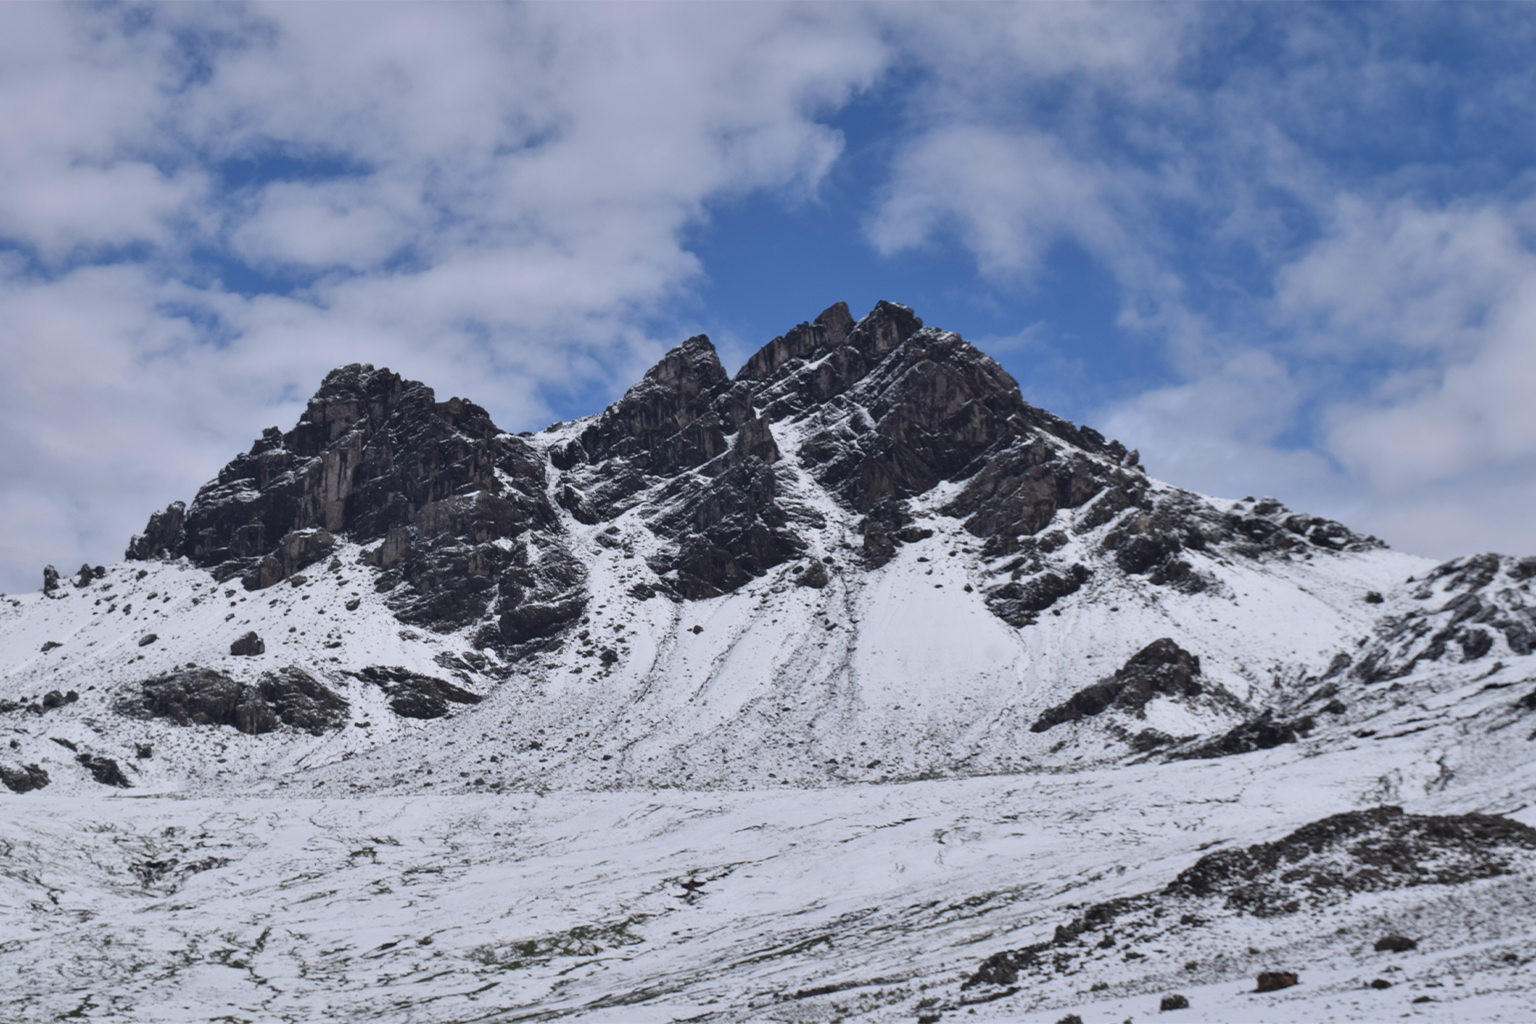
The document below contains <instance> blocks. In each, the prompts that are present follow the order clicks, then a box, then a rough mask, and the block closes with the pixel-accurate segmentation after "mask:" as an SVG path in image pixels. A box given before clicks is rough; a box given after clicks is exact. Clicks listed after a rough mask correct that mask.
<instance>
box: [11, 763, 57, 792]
mask: <svg viewBox="0 0 1536 1024" xmlns="http://www.w3.org/2000/svg"><path fill="white" fill-rule="evenodd" d="M48 781H49V779H48V773H47V772H46V771H44V770H43V769H41V768H39V767H38V766H37V765H35V764H27V765H10V764H0V782H3V783H5V788H6V789H9V790H10V791H11V792H12V793H30V792H32V791H33V790H34V789H42V788H43V787H44V786H46V785H48Z"/></svg>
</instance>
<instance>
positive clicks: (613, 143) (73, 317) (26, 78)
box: [0, 4, 888, 588]
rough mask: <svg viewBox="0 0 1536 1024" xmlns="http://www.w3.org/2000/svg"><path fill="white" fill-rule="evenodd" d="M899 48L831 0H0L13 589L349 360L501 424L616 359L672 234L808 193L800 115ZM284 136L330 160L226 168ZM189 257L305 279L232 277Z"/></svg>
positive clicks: (237, 441)
mask: <svg viewBox="0 0 1536 1024" xmlns="http://www.w3.org/2000/svg"><path fill="white" fill-rule="evenodd" d="M887 59H888V50H887V47H886V44H885V43H884V42H882V40H881V39H880V36H879V32H878V31H877V28H876V27H875V26H874V25H872V24H871V23H870V22H869V20H868V18H867V17H866V15H865V14H864V13H863V12H861V11H858V10H855V9H851V8H848V9H845V8H825V9H821V8H781V7H749V6H748V7H735V6H732V7H724V6H714V7H710V6H705V7H695V6H680V7H639V6H631V5H616V6H598V5H563V6H554V5H548V6H543V5H532V6H526V7H507V6H501V5H481V4H465V5H391V6H387V7H379V8H364V7H354V6H346V5H286V4H284V5H272V6H266V7H235V6H216V7H215V6H189V7H161V6H150V7H146V8H126V9H125V8H96V7H85V6H59V7H50V8H44V7H41V6H37V7H33V6H24V5H14V6H11V7H8V8H4V9H0V125H3V126H4V128H5V131H6V146H5V147H4V148H3V149H0V186H3V187H0V238H3V239H8V240H9V241H10V242H11V243H12V244H13V245H19V246H20V247H21V252H22V253H24V254H25V255H26V256H27V257H30V258H31V259H33V260H39V261H41V262H40V263H31V264H29V263H28V261H27V258H23V259H21V260H19V261H18V260H17V259H16V258H14V257H12V258H8V259H7V261H6V264H5V268H4V269H5V270H6V271H7V272H6V275H5V278H4V281H3V291H0V322H4V323H5V325H6V327H5V331H4V334H3V335H0V345H3V347H4V352H5V359H6V365H7V370H8V373H7V374H6V375H5V377H4V378H0V408H3V412H0V431H3V437H4V440H5V442H6V443H5V444H4V447H3V450H0V509H3V511H0V534H3V535H4V536H6V537H8V538H11V540H10V541H9V542H8V543H9V545H10V546H9V547H8V548H7V550H6V551H5V552H4V566H3V568H0V587H9V588H18V587H23V586H26V587H31V586H35V585H36V578H35V577H36V574H37V568H38V566H40V565H41V564H42V563H43V562H45V561H55V562H58V563H60V564H63V563H65V562H71V561H74V560H76V559H89V560H91V561H93V562H97V561H104V560H106V559H109V558H113V557H116V555H117V553H118V552H119V551H120V550H121V548H122V545H123V544H124V543H125V541H126V539H127V535H128V533H129V532H131V530H132V529H135V528H138V527H140V526H141V525H142V522H143V520H144V519H145V518H146V517H147V515H148V513H149V511H150V510H151V509H153V508H155V507H158V506H159V505H162V504H164V503H165V502H166V501H168V500H170V499H171V498H174V497H178V496H180V497H189V496H190V493H191V491H192V490H193V489H194V488H195V487H196V485H197V484H199V483H201V482H202V481H203V480H204V479H206V478H207V477H208V476H209V475H211V473H212V472H213V471H214V470H215V469H216V468H217V467H218V466H219V465H220V464H222V463H223V462H224V461H225V460H226V459H227V458H229V457H230V456H231V455H232V454H233V453H234V452H235V451H237V450H239V449H240V448H242V447H244V446H245V445H246V444H248V443H249V439H250V437H251V436H252V434H253V433H254V432H255V431H256V430H257V429H259V427H261V426H265V425H267V424H269V423H274V422H276V423H280V424H282V425H285V426H286V425H287V424H289V423H291V422H292V420H293V418H294V416H295V414H296V411H297V405H296V403H297V402H298V401H301V400H302V398H303V397H304V396H306V395H307V394H308V393H309V392H310V391H311V390H312V389H313V387H314V386H315V384H316V383H317V382H318V380H319V378H320V377H321V376H322V375H323V374H324V372H325V371H326V370H328V369H330V368H331V367H332V366H335V365H337V364H338V363H341V362H347V361H358V360H366V361H370V362H374V363H375V364H380V365H390V366H391V367H393V368H394V369H396V370H397V371H399V372H402V373H405V374H407V375H411V376H415V377H417V378H419V379H426V380H428V381H429V382H431V383H432V384H433V385H434V386H435V387H437V388H438V390H439V391H441V392H443V393H444V394H445V396H446V394H449V393H458V394H467V395H469V396H470V397H473V398H475V399H476V400H477V401H481V402H484V403H486V404H487V405H489V406H490V407H491V408H492V411H493V413H494V414H495V415H496V416H497V417H498V419H499V421H500V422H502V423H503V425H505V426H507V427H509V428H512V429H517V428H521V427H527V426H533V425H542V423H544V422H548V420H549V419H551V418H553V416H552V415H551V412H550V409H549V407H548V404H547V402H548V397H547V396H551V395H559V394H560V393H561V392H562V391H564V390H569V391H570V392H572V393H575V394H581V393H584V392H587V391H589V390H591V389H592V388H593V387H594V386H595V387H597V388H598V389H599V390H601V391H607V390H610V389H611V388H613V387H617V386H622V385H623V384H627V383H629V382H630V380H631V379H632V378H633V377H634V376H636V375H638V373H639V372H640V371H641V370H643V368H644V366H645V365H646V364H647V363H648V362H649V361H650V360H651V359H653V358H654V357H655V356H656V355H658V354H659V353H660V350H661V348H662V342H661V341H660V340H653V339H651V338H650V337H649V336H648V335H647V334H646V332H645V330H644V329H643V328H642V327H641V326H640V325H641V324H642V323H644V322H645V321H646V319H647V318H648V317H651V316H654V315H655V314H656V313H657V312H658V311H659V310H660V309H661V308H662V303H664V302H666V301H667V300H668V299H670V298H672V297H675V296H678V295H679V294H682V293H683V292H684V291H685V290H686V289H687V288H689V287H690V286H691V285H692V284H693V283H694V282H695V281H697V280H698V275H699V264H698V261H697V259H696V258H695V257H694V256H693V255H692V254H691V253H689V252H687V251H686V250H685V249H684V248H683V247H682V243H681V240H680V238H681V232H682V231H683V230H684V229H685V228H686V227H688V226H689V225H690V224H693V223H697V222H698V221H699V220H700V218H702V217H703V216H704V215H705V209H706V204H707V202H708V201H710V200H711V199H712V198H715V197H718V196H721V195H728V194H741V193H745V192H749V191H752V190H756V189H767V190H772V191H778V192H783V193H784V194H786V195H805V194H810V193H812V192H814V190H815V189H816V188H817V186H818V183H819V181H820V180H821V178H822V176H823V175H824V174H825V173H826V171H827V169H828V168H829V167H830V166H831V164H832V162H833V161H834V160H835V159H836V157H837V155H838V153H839V152H840V147H841V137H840V136H839V135H838V134H837V133H836V132H833V131H831V130H830V129H828V128H827V127H825V126H824V125H822V124H820V123H818V121H817V116H818V114H820V113H822V112H824V111H826V110H828V109H831V108H834V107H836V106H837V105H839V104H841V103H843V102H845V101H846V100H847V98H848V97H849V96H850V95H852V93H853V92H854V91H855V90H857V89H860V88H863V87H865V86H867V85H868V84H869V83H870V82H872V81H873V80H874V78H875V77H876V76H877V75H878V74H879V73H880V72H881V70H882V69H883V68H884V66H885V62H886V61H887ZM273 159H284V160H299V161H301V162H302V161H308V162H309V166H311V167H315V168H318V169H320V170H322V171H324V172H325V173H323V174H322V175H320V176H319V177H316V176H315V175H313V174H303V175H299V176H298V177H297V178H296V179H295V180H291V181H281V180H280V181H271V182H265V181H260V180H258V182H257V183H256V184H255V185H252V186H246V187H245V188H243V189H242V190H241V191H240V192H238V193H236V194H234V195H225V194H222V193H221V192H220V190H219V187H218V185H217V183H216V182H217V176H218V171H219V168H220V167H221V166H222V165H224V164H225V162H227V161H236V162H237V163H238V162H244V165H245V166H257V167H260V166H261V165H262V161H271V160H273ZM128 246H138V247H139V248H138V249H135V250H131V252H132V255H131V261H130V262H126V263H125V262H121V261H120V257H114V258H116V259H119V262H117V263H115V264H114V265H112V266H110V267H101V268H93V267H90V266H81V267H78V268H77V269H73V270H70V269H69V266H70V263H68V262H66V261H67V260H75V261H78V260H80V259H81V258H89V257H91V256H93V255H94V254H97V253H102V252H105V251H107V250H109V249H111V248H112V247H118V248H119V249H121V248H122V247H128ZM210 251H213V252H220V251H222V252H224V253H226V254H229V255H233V256H235V257H237V258H239V259H243V260H245V261H247V262H248V263H250V264H252V265H254V266H257V267H260V268H262V269H264V270H266V271H268V272H272V273H300V274H310V275H315V274H318V275H319V276H318V277H314V278H313V280H311V281H310V283H309V284H307V285H306V286H305V287H304V288H302V289H301V290H299V291H296V292H294V293H293V294H292V295H288V296H275V295H257V296H253V297H242V296H241V295H238V294H231V293H229V292H227V291H224V290H222V289H221V288H219V287H217V286H214V287H211V288H210V287H207V286H206V285H203V284H200V283H199V282H202V281H203V280H204V279H205V275H206V269H205V264H203V263H201V260H202V257H203V254H206V253H207V252H210ZM146 252H147V253H148V254H147V255H145V253H146ZM667 340H671V339H667Z"/></svg>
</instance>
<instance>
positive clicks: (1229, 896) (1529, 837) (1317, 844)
mask: <svg viewBox="0 0 1536 1024" xmlns="http://www.w3.org/2000/svg"><path fill="white" fill-rule="evenodd" d="M1518 851H1536V829H1533V828H1531V827H1530V826H1528V825H1522V824H1521V823H1519V822H1517V821H1512V820H1510V819H1509V818H1502V817H1499V816H1498V815H1493V814H1462V815H1448V816H1441V815H1423V814H1404V813H1403V811H1402V809H1401V808H1399V807H1374V808H1371V809H1370V810H1364V811H1349V812H1347V813H1344V814H1335V815H1333V816H1332V817H1329V818H1324V819H1322V820H1321V821H1317V822H1313V823H1312V824H1310V825H1304V826H1303V827H1301V828H1299V829H1297V830H1296V831H1295V832H1292V833H1291V834H1290V835H1288V836H1285V837H1284V838H1283V839H1278V840H1276V841H1274V842H1272V843H1259V844H1257V845H1255V846H1249V847H1246V848H1244V849H1239V850H1222V851H1219V852H1217V853H1210V854H1207V855H1206V856H1204V857H1202V858H1200V860H1199V861H1197V862H1196V863H1195V865H1194V866H1193V867H1191V868H1189V869H1188V870H1186V871H1184V872H1182V873H1181V874H1180V875H1179V876H1178V878H1176V879H1174V881H1173V882H1172V883H1170V884H1169V886H1168V888H1167V890H1166V893H1167V894H1168V895H1171V896H1187V897H1207V898H1209V897H1224V899H1225V903H1226V905H1227V906H1228V907H1231V908H1233V909H1237V910H1241V911H1244V912H1246V913H1250V914H1253V915H1254V916H1256V917H1268V916H1273V915H1276V914H1285V913H1292V912H1294V911H1296V910H1298V909H1299V908H1300V906H1301V904H1302V902H1303V901H1307V902H1333V901H1335V900H1337V899H1341V898H1343V897H1344V896H1347V895H1349V894H1351V893H1355V892H1380V891H1383V890H1390V889H1403V888H1407V887H1409V886H1415V885H1431V884H1434V885H1453V884H1456V883H1459V882H1467V881H1471V880H1474V879H1479V878H1492V877H1494V876H1496V875H1501V874H1505V873H1507V872H1508V871H1510V870H1513V869H1514V868H1513V866H1512V865H1513V859H1514V855H1515V854H1516V853H1517V852H1518Z"/></svg>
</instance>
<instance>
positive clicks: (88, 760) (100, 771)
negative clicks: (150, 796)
mask: <svg viewBox="0 0 1536 1024" xmlns="http://www.w3.org/2000/svg"><path fill="white" fill-rule="evenodd" d="M75 760H76V761H78V762H80V764H82V765H84V766H85V770H86V771H88V772H90V773H91V778H93V779H95V780H96V781H97V782H99V783H101V784H102V785H103V786H115V787H117V788H118V789H132V788H133V783H131V782H129V781H128V776H126V775H124V774H123V769H122V768H121V767H119V766H118V763H117V761H115V760H114V759H112V758H110V757H103V756H101V755H100V754H77V755H75Z"/></svg>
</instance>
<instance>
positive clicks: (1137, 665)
mask: <svg viewBox="0 0 1536 1024" xmlns="http://www.w3.org/2000/svg"><path fill="white" fill-rule="evenodd" d="M1199 676H1200V659H1199V658H1198V657H1196V656H1195V655H1193V654H1190V653H1189V652H1188V651H1186V650H1184V648H1182V647H1180V646H1179V645H1178V644H1176V643H1174V642H1173V641H1172V640H1170V639H1169V638H1167V637H1163V638H1162V639H1161V640H1154V641H1152V642H1151V643H1150V644H1148V645H1147V646H1146V647H1143V648H1142V649H1141V650H1140V651H1138V652H1136V653H1135V654H1134V655H1132V656H1131V658H1130V660H1129V661H1127V662H1126V663H1125V664H1124V665H1123V666H1121V668H1120V669H1119V670H1117V671H1116V672H1115V674H1114V675H1113V676H1111V677H1109V678H1108V679H1103V680H1100V681H1099V682H1097V683H1094V684H1093V685H1092V686H1089V687H1085V688H1084V689H1081V690H1079V691H1078V692H1076V693H1074V694H1073V695H1072V696H1071V697H1069V698H1068V699H1067V701H1066V703H1065V704H1058V705H1057V706H1055V707H1053V708H1049V709H1047V710H1046V711H1045V712H1044V713H1043V714H1041V716H1040V717H1039V718H1037V719H1036V720H1035V724H1034V725H1032V726H1030V731H1031V732H1045V731H1046V730H1047V729H1051V728H1054V727H1055V726H1058V725H1061V724H1063V723H1064V722H1076V721H1078V720H1080V719H1083V718H1089V717H1092V716H1094V715H1098V714H1102V713H1103V712H1105V711H1108V710H1110V709H1111V708H1113V709H1114V710H1117V711H1129V712H1131V713H1133V714H1135V713H1138V712H1140V711H1141V710H1142V709H1143V708H1144V707H1146V704H1147V701H1149V700H1151V699H1152V698H1153V697H1154V696H1156V695H1157V694H1165V695H1167V696H1172V697H1195V696H1198V695H1199V694H1200V693H1202V692H1203V690H1204V688H1203V687H1202V686H1201V684H1200V680H1199Z"/></svg>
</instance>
